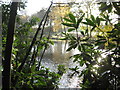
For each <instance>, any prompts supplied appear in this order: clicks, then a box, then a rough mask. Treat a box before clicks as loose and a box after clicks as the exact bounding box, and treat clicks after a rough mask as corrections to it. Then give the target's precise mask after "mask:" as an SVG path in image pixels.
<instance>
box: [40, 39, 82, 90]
mask: <svg viewBox="0 0 120 90" xmlns="http://www.w3.org/2000/svg"><path fill="white" fill-rule="evenodd" d="M67 48H68V43H67V42H66V41H63V40H62V41H61V40H56V41H54V45H51V46H50V47H49V48H48V49H47V50H46V51H45V54H44V57H43V59H42V65H43V66H45V67H47V68H49V69H50V71H55V72H57V66H58V65H65V67H66V68H67V71H66V73H65V74H63V76H62V78H61V80H60V85H59V88H77V87H78V88H79V81H80V79H79V78H78V77H77V75H74V76H73V77H72V78H69V75H70V74H72V72H71V71H70V70H69V68H73V67H75V66H76V65H78V64H77V63H73V61H72V59H70V56H71V55H74V54H77V53H79V51H78V50H77V49H74V50H71V51H69V52H66V49H67ZM78 66H79V65H78ZM82 69H83V67H80V70H82Z"/></svg>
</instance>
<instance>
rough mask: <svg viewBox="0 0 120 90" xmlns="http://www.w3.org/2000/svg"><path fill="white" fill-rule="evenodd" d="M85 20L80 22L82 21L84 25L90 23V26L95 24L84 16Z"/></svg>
mask: <svg viewBox="0 0 120 90" xmlns="http://www.w3.org/2000/svg"><path fill="white" fill-rule="evenodd" d="M86 21H87V22H82V23H84V24H86V25H90V26H95V24H94V23H93V22H92V21H91V20H90V19H88V18H86Z"/></svg>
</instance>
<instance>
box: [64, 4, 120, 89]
mask: <svg viewBox="0 0 120 90" xmlns="http://www.w3.org/2000/svg"><path fill="white" fill-rule="evenodd" d="M119 4H120V3H119V2H115V3H109V4H107V3H101V4H100V5H101V6H100V10H102V13H103V12H104V11H106V10H107V11H108V14H101V16H97V17H96V18H95V17H94V16H93V15H91V17H90V18H86V19H85V21H84V22H82V19H81V20H80V23H83V24H84V25H88V26H91V27H92V28H91V31H92V32H94V33H96V31H97V32H99V33H102V34H98V35H97V37H96V38H95V37H94V36H93V37H91V38H89V36H90V35H86V34H85V32H84V31H82V32H81V35H83V36H84V37H82V36H81V37H79V36H76V37H75V36H73V35H71V34H69V33H63V34H64V35H65V39H67V40H70V41H69V47H68V49H67V51H70V50H72V49H78V50H79V54H75V55H73V56H71V58H72V59H73V62H77V63H79V65H80V66H81V67H86V68H85V69H83V70H82V72H81V71H79V67H78V66H76V67H75V68H70V70H72V71H74V72H73V74H72V76H73V75H74V74H75V73H77V74H78V75H79V77H83V81H82V83H81V84H80V86H81V87H82V89H83V90H86V89H91V90H92V89H96V90H103V89H104V90H107V89H112V90H116V89H119V87H120V61H119V59H120V50H119V49H120V23H119V21H118V22H117V23H116V24H112V23H111V20H112V19H110V16H109V13H111V11H112V10H114V9H112V8H113V7H114V8H115V10H114V12H117V14H118V15H120V14H119V13H118V12H119V10H120V9H118V8H119ZM101 17H102V18H101ZM72 18H73V15H72ZM74 18H75V17H74ZM70 19H71V18H70ZM64 20H65V19H64ZM76 20H77V19H76ZM71 21H72V20H71ZM71 21H68V20H66V22H68V23H71ZM76 22H79V21H76ZM103 23H105V24H103ZM72 24H74V26H72V28H70V29H68V31H69V32H70V31H73V30H74V28H75V30H76V32H77V29H78V28H79V27H76V26H75V24H76V23H75V22H72ZM63 25H65V26H68V27H71V26H69V25H66V24H63ZM101 25H103V26H105V25H111V26H114V28H112V30H109V31H107V32H106V31H104V30H102V29H101V28H100V27H101ZM88 34H89V33H88ZM94 38H95V39H94ZM103 54H104V55H106V57H103V56H102V55H103Z"/></svg>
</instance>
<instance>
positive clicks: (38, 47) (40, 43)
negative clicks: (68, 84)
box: [2, 3, 65, 90]
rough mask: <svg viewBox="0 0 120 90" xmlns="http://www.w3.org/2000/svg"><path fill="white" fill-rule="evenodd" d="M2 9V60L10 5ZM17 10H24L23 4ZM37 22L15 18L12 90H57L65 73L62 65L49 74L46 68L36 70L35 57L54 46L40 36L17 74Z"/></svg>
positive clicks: (34, 18)
mask: <svg viewBox="0 0 120 90" xmlns="http://www.w3.org/2000/svg"><path fill="white" fill-rule="evenodd" d="M2 8H3V10H2V12H3V14H4V15H3V14H2V15H3V16H2V18H3V19H2V20H3V21H2V27H3V32H2V33H3V34H2V42H3V43H2V47H3V54H2V58H3V60H4V49H5V46H6V37H7V36H6V34H7V24H8V20H9V11H10V10H9V9H10V5H6V4H5V5H4V4H3V5H2ZM19 8H23V9H24V3H20V6H19ZM39 21H40V20H39V18H37V17H31V19H29V20H28V21H26V22H22V19H21V17H20V15H18V16H17V19H16V28H15V32H14V41H13V47H12V53H11V55H12V58H11V59H12V60H11V66H12V67H11V76H12V77H11V81H12V85H11V87H12V88H13V89H18V88H19V89H23V90H24V89H31V90H36V89H41V88H43V89H44V88H47V89H56V88H58V84H59V83H58V82H59V79H60V78H61V76H62V75H63V73H65V67H64V66H62V65H61V66H59V67H58V72H51V71H50V70H49V69H48V68H45V67H41V66H40V67H41V68H40V69H39V70H38V69H37V67H38V65H39V60H38V59H37V57H38V55H39V54H40V52H41V51H42V50H44V48H45V49H46V48H48V46H49V45H51V44H52V45H53V44H54V43H53V42H52V41H51V40H49V38H48V37H45V36H43V37H42V38H41V39H39V37H40V35H39V36H38V37H37V38H36V42H35V44H34V45H33V48H32V50H31V52H30V55H29V56H28V58H27V61H26V62H25V65H24V67H23V68H22V71H21V72H18V68H19V66H20V65H21V62H23V58H24V57H25V55H26V52H27V51H28V48H29V46H30V44H31V41H32V38H33V36H34V34H35V31H36V30H34V28H33V26H35V25H36V24H37V23H38V22H39ZM3 64H4V62H3ZM16 77H18V81H17V82H16V81H15V80H16ZM15 84H16V85H15Z"/></svg>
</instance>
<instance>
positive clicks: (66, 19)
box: [63, 18, 72, 22]
mask: <svg viewBox="0 0 120 90" xmlns="http://www.w3.org/2000/svg"><path fill="white" fill-rule="evenodd" d="M63 19H64V20H65V21H68V22H72V21H71V20H70V19H68V18H63Z"/></svg>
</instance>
